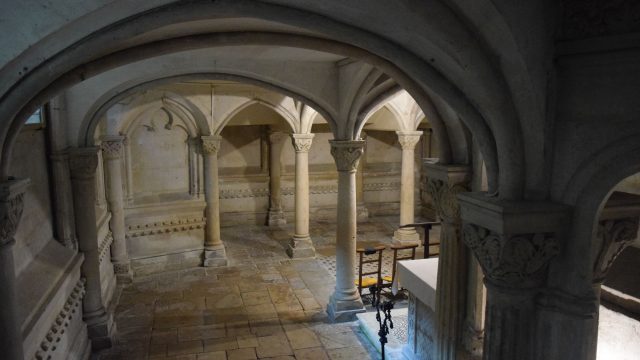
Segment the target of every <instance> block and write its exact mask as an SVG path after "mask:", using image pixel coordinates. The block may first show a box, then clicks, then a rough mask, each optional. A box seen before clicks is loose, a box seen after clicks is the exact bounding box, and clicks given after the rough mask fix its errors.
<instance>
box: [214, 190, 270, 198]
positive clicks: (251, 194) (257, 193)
mask: <svg viewBox="0 0 640 360" xmlns="http://www.w3.org/2000/svg"><path fill="white" fill-rule="evenodd" d="M268 196H269V189H221V190H220V199H243V198H255V197H268Z"/></svg>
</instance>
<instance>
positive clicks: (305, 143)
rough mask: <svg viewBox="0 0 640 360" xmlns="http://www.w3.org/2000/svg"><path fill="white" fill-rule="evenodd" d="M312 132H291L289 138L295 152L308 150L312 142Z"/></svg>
mask: <svg viewBox="0 0 640 360" xmlns="http://www.w3.org/2000/svg"><path fill="white" fill-rule="evenodd" d="M313 137H314V135H313V134H293V135H291V140H292V143H293V148H294V149H295V150H296V152H309V150H310V149H311V144H312V143H313Z"/></svg>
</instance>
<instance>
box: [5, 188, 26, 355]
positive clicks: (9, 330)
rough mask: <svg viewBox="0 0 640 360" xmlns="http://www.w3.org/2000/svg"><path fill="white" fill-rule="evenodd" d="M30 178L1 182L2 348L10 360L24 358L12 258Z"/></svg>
mask: <svg viewBox="0 0 640 360" xmlns="http://www.w3.org/2000/svg"><path fill="white" fill-rule="evenodd" d="M28 185H29V180H25V179H22V180H8V181H5V182H3V183H2V184H0V229H1V231H0V234H1V235H2V237H1V238H0V267H1V269H0V284H2V286H0V349H2V357H3V358H5V359H8V360H22V359H23V358H24V355H23V350H22V341H23V340H22V331H21V324H20V320H19V319H18V301H17V298H16V274H15V267H14V266H15V265H14V261H13V245H14V244H15V239H14V236H15V234H16V230H17V229H18V225H19V222H20V217H21V216H22V209H23V206H24V192H25V191H26V189H27V186H28Z"/></svg>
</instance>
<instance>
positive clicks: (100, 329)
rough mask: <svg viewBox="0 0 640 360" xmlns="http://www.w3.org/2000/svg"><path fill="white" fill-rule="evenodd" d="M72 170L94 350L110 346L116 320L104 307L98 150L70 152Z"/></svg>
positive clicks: (85, 306)
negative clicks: (99, 240) (98, 212)
mask: <svg viewBox="0 0 640 360" xmlns="http://www.w3.org/2000/svg"><path fill="white" fill-rule="evenodd" d="M69 155H70V158H69V168H70V170H71V181H72V183H73V189H74V192H73V206H74V213H75V214H76V234H77V236H78V245H79V248H80V251H82V253H83V254H84V262H83V263H82V269H81V270H82V276H84V277H85V278H86V279H87V282H86V295H85V297H84V299H83V318H84V321H85V322H86V323H87V328H88V331H89V338H91V343H92V347H93V348H94V349H102V348H106V347H110V346H111V333H112V331H113V329H112V325H113V319H112V318H111V316H110V314H109V313H107V311H106V310H105V308H104V304H103V303H102V287H101V283H100V254H99V252H98V229H97V227H96V168H97V165H98V148H97V147H88V148H74V149H71V151H70V154H69Z"/></svg>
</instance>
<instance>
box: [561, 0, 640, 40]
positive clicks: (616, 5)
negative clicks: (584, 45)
mask: <svg viewBox="0 0 640 360" xmlns="http://www.w3.org/2000/svg"><path fill="white" fill-rule="evenodd" d="M563 10H564V14H563V24H562V37H563V38H564V39H584V38H590V37H596V36H604V35H618V34H627V33H633V32H640V2H638V1H636V0H617V1H611V0H564V2H563Z"/></svg>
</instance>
